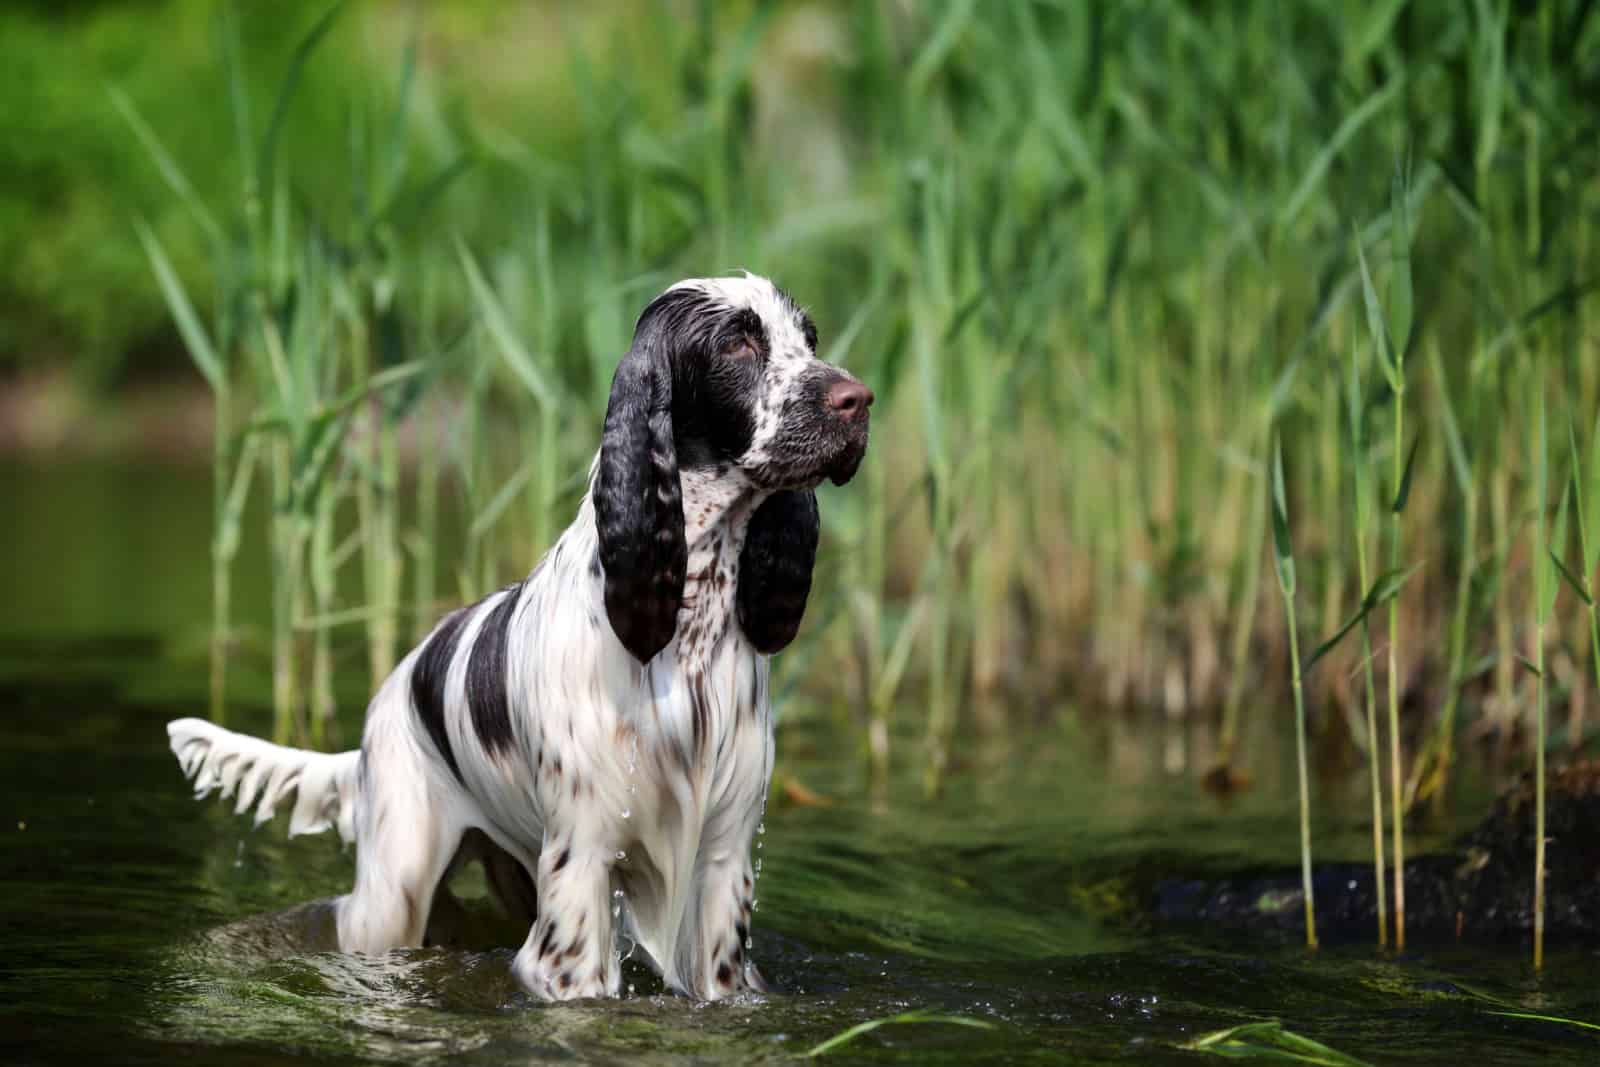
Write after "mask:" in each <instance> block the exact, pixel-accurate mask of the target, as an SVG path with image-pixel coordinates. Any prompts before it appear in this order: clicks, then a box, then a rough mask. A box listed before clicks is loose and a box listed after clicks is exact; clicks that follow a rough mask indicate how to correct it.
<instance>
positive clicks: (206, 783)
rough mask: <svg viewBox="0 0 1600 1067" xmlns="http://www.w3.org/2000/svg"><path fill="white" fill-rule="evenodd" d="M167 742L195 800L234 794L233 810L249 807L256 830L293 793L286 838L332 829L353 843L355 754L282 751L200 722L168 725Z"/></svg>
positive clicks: (357, 758)
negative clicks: (216, 793)
mask: <svg viewBox="0 0 1600 1067" xmlns="http://www.w3.org/2000/svg"><path fill="white" fill-rule="evenodd" d="M167 737H168V738H169V739H170V740H171V744H172V754H173V755H175V756H177V757H178V763H179V765H180V766H181V767H182V768H183V775H184V777H185V778H190V779H193V781H194V795H195V799H196V800H199V799H201V798H203V797H206V796H209V795H210V794H211V793H212V791H214V790H218V789H220V790H221V791H222V797H223V799H224V800H226V799H228V798H229V797H232V796H234V795H235V794H237V795H238V798H239V799H238V801H237V802H236V803H235V805H234V811H235V812H236V813H237V814H241V815H242V814H244V812H245V811H246V810H247V809H248V808H249V807H250V806H251V805H252V804H254V805H255V808H256V825H257V826H260V825H261V824H262V823H264V822H266V821H267V820H268V819H271V818H272V816H273V813H274V809H275V808H276V807H277V806H278V802H279V801H281V800H283V799H284V798H285V797H287V796H288V795H289V794H290V793H298V794H299V795H298V796H297V797H296V798H295V804H294V815H293V817H292V818H291V819H290V820H289V836H290V837H294V836H295V835H297V834H319V833H321V832H322V831H324V830H326V829H327V828H328V827H330V826H337V827H338V828H339V836H340V837H341V838H343V839H344V840H346V841H352V840H354V839H355V809H356V792H357V777H358V774H357V769H358V767H359V766H360V762H361V753H360V752H359V751H354V750H352V751H350V752H336V753H323V752H307V751H305V750H304V749H299V748H285V747H283V746H282V745H274V744H272V743H271V742H268V741H262V740H260V739H259V738H255V737H246V736H245V735H244V734H236V733H234V732H232V731H231V730H224V729H223V728H222V727H220V726H217V725H216V724H215V723H209V722H206V721H205V720H204V719H176V720H174V721H172V722H169V723H167Z"/></svg>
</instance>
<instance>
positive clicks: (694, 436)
mask: <svg viewBox="0 0 1600 1067" xmlns="http://www.w3.org/2000/svg"><path fill="white" fill-rule="evenodd" d="M816 343H817V337H816V329H815V327H814V326H813V325H812V322H811V320H810V318H809V317H808V316H807V315H806V314H805V312H804V311H802V310H801V309H800V308H799V307H797V306H796V305H795V304H794V302H793V301H791V300H790V299H789V298H788V297H787V296H786V295H785V294H784V293H783V292H782V291H781V290H779V289H778V288H777V287H776V286H774V285H773V284H772V283H771V282H769V281H768V280H766V279H765V278H761V277H757V276H754V275H746V276H743V277H723V278H710V279H697V280H691V281H684V282H680V283H678V284H677V285H674V286H672V288H670V289H668V290H667V291H666V292H664V293H662V294H661V295H660V296H658V297H657V298H656V299H655V300H654V301H652V302H651V303H650V305H649V306H648V307H646V308H645V310H644V313H643V314H642V315H641V316H640V317H639V321H638V324H637V326H636V327H635V331H634V337H633V346H632V348H631V349H630V350H629V351H628V353H627V355H626V356H625V357H624V358H623V360H622V362H621V364H620V365H619V366H618V367H617V371H616V375H615V377H614V378H613V380H612V386H611V399H610V404H609V406H608V407H607V409H606V421H605V430H604V435H603V438H602V441H601V446H600V454H599V457H598V458H597V459H596V461H595V464H594V467H593V469H592V473H591V478H590V487H589V493H588V496H587V497H586V498H585V499H584V500H583V502H582V503H581V505H580V506H579V508H578V516H577V519H576V520H575V521H574V522H573V523H572V525H571V526H570V527H568V528H567V530H566V531H565V532H564V533H563V534H562V535H561V537H560V539H559V540H558V541H557V542H556V544H555V546H554V547H553V548H551V549H550V551H549V553H548V554H546V556H545V557H544V559H543V560H541V561H540V562H539V564H538V565H537V566H536V567H535V568H534V570H533V573H532V574H530V575H529V576H528V577H527V578H526V579H525V580H524V581H521V582H518V583H517V584H515V585H513V586H511V587H509V588H507V589H502V590H501V591H499V592H497V593H494V594H492V595H491V596H489V597H487V598H485V599H484V600H482V601H480V602H478V603H477V604H474V605H472V606H471V607H466V608H462V609H460V610H458V611H456V612H455V613H454V614H451V615H449V616H448V617H446V618H445V619H444V621H442V622H441V623H440V624H439V625H438V626H437V627H436V628H435V629H434V631H433V632H432V634H430V635H429V636H428V638H427V639H426V640H425V641H423V643H422V644H421V646H420V647H418V648H417V649H415V650H414V651H412V652H411V653H410V654H409V655H408V656H406V658H405V659H404V660H403V661H402V662H401V663H400V665H399V666H398V667H397V668H396V669H395V671H394V673H393V674H391V675H390V676H389V678H388V679H387V680H386V681H385V682H384V683H383V685H382V687H381V688H380V689H379V690H378V693H377V695H376V696H375V697H374V698H373V700H372V703H371V704H370V705H369V707H368V709H367V721H366V728H365V730H364V733H363V736H362V740H361V748H360V749H359V750H358V751H352V752H342V753H338V754H334V755H327V754H321V753H314V752H305V751H301V750H298V749H290V748H284V747H281V746H278V745H272V744H269V743H267V742H265V741H260V740H257V739H255V738H251V737H245V736H243V735H240V734H235V733H231V732H229V731H227V730H223V729H221V728H219V727H217V726H214V725H212V724H210V723H207V722H204V721H201V720H198V719H181V720H178V721H176V722H173V723H171V724H170V725H169V726H168V727H167V732H168V734H169V735H170V737H171V742H172V749H173V752H174V753H175V754H176V755H177V757H178V759H179V761H180V762H181V764H182V766H183V770H184V773H185V774H186V775H188V776H190V777H192V778H193V779H194V785H195V789H196V792H197V794H198V795H201V796H204V795H205V794H207V793H209V792H210V791H212V790H213V789H220V790H221V791H222V794H223V796H225V797H226V796H231V795H234V794H237V796H238V810H239V811H241V812H242V811H244V810H246V809H247V808H249V807H250V806H251V805H256V819H257V821H258V822H261V821H265V820H266V819H269V818H271V816H272V813H273V809H274V807H275V806H276V805H277V804H278V803H279V802H280V801H282V800H283V799H284V798H286V797H287V796H288V795H289V794H290V793H291V792H298V796H297V797H296V800H295V807H294V815H293V818H292V821H291V825H290V833H291V834H293V833H312V832H316V831H320V830H324V829H326V828H328V827H329V826H337V827H338V830H339V833H340V834H341V835H342V836H343V837H344V838H345V839H346V840H354V841H355V842H356V879H355V887H354V888H353V889H352V890H351V891H350V893H349V894H347V895H346V896H343V897H341V898H339V900H338V902H337V919H338V933H339V946H340V948H341V949H342V950H344V951H350V952H383V951H386V950H388V949H393V948H399V947H405V946H418V945H422V944H424V943H427V942H428V941H429V940H430V929H431V928H432V926H433V925H434V924H435V923H441V922H443V921H445V920H446V919H448V917H449V916H448V915H447V914H446V913H447V912H449V911H450V910H451V909H453V908H455V907H458V905H457V904H456V902H455V901H454V898H453V897H451V896H450V893H449V890H448V888H446V887H445V886H444V885H443V884H442V883H443V882H445V881H446V880H447V879H448V877H449V875H450V874H451V872H452V870H453V868H454V867H455V866H457V865H459V864H461V863H464V862H466V861H468V860H471V859H477V860H481V861H482V862H483V864H484V866H485V869H486V871H487V874H488V881H489V884H490V887H491V889H492V890H493V892H494V893H495V895H496V896H497V897H498V898H499V900H500V902H501V904H502V905H503V906H504V907H505V908H506V909H507V910H508V911H510V912H511V913H512V914H513V915H515V916H518V917H521V918H524V919H526V921H527V922H528V923H529V925H530V927H531V929H530V932H529V934H528V937H527V940H526V941H525V942H524V943H523V945H522V948H521V949H520V950H519V951H518V952H517V954H516V957H515V960H514V962H513V964H512V968H513V971H514V973H515V975H516V977H517V979H518V980H519V981H520V982H521V983H522V984H523V985H524V986H526V987H527V988H528V989H530V990H532V991H533V992H534V993H535V994H536V995H538V996H540V997H543V998H546V999H551V1000H562V999H568V998H575V997H594V996H608V995H613V996H614V995H616V994H617V992H618V990H619V988H620V985H621V962H620V958H619V954H618V950H617V946H618V944H619V939H620V938H622V937H627V938H630V939H631V940H633V941H634V942H636V943H637V944H638V945H639V946H640V947H641V948H643V949H644V950H645V951H646V952H647V953H648V954H649V958H650V960H651V962H652V963H653V964H654V966H655V967H656V968H657V969H658V970H659V971H660V973H661V976H662V978H663V980H664V981H665V982H666V984H667V985H668V986H669V987H670V988H672V989H675V990H678V991H680V992H683V993H686V994H689V995H691V996H695V997H701V998H705V999H716V998H719V997H724V996H728V995H730V994H733V993H737V992H740V991H743V990H762V989H764V988H765V983H764V982H763V980H762V977H761V974H760V972H759V971H758V970H757V969H756V966H755V964H754V962H753V961H752V960H751V959H750V957H749V953H748V951H747V949H748V946H749V943H750V942H749V936H750V935H749V930H750V913H751V908H752V890H753V888H754V878H753V872H752V869H751V862H750V845H751V841H752V839H753V837H754V835H755V832H756V828H757V824H758V823H759V821H760V819H761V813H762V806H763V801H764V798H765V796H766V791H767V788H768V784H769V782H770V779H771V776H772V751H773V737H772V712H771V706H770V702H769V699H768V688H767V679H768V673H767V672H768V664H767V657H768V656H769V655H770V654H771V653H773V652H776V651H778V650H779V649H781V648H783V647H784V646H786V645H787V644H789V642H790V641H791V640H793V638H794V636H795V632H796V630H797V629H798V628H799V625H800V618H801V615H802V614H803V613H804V611H805V605H806V597H807V595H808V593H809V592H810V588H811V570H812V565H813V563H814V561H815V558H816V549H817V536H818V518H817V502H816V497H815V495H814V494H813V492H812V489H813V488H814V487H815V486H816V485H817V484H818V483H819V482H820V481H821V480H822V479H823V478H831V479H832V480H833V481H834V482H835V483H836V484H842V483H844V482H845V481H847V480H849V479H850V477H851V476H852V475H854V473H855V471H856V468H857V466H859V464H860V463H861V460H862V457H863V455H864V454H865V452H866V447H867V426H868V412H867V409H868V407H869V406H870V405H871V403H872V393H871V391H870V390H869V389H867V387H866V386H864V385H862V384H861V383H860V382H859V381H857V380H856V379H855V378H853V377H851V376H850V375H849V374H847V373H845V372H844V371H842V370H840V369H839V368H837V367H834V366H831V365H829V364H827V363H824V362H822V361H821V360H819V359H818V358H817V356H816Z"/></svg>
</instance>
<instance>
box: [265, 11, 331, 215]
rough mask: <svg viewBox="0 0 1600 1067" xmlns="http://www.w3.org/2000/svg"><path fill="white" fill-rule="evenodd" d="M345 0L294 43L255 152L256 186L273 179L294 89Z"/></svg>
mask: <svg viewBox="0 0 1600 1067" xmlns="http://www.w3.org/2000/svg"><path fill="white" fill-rule="evenodd" d="M345 3H346V0H337V2H336V3H335V4H334V5H333V6H332V7H330V8H328V10H327V11H325V12H323V14H322V17H321V18H319V19H318V20H317V21H316V23H315V24H314V25H313V26H312V27H311V29H310V30H309V31H307V33H306V35H305V36H304V37H302V38H301V39H300V43H299V44H297V45H295V49H294V54H293V55H292V56H290V58H289V67H288V69H287V70H286V71H284V75H283V81H282V82H280V83H279V85H278V96H277V99H276V100H274V101H273V103H272V115H271V117H270V118H269V119H268V120H267V129H266V132H264V133H263V134H262V135H261V150H260V152H259V153H258V154H257V156H256V160H257V163H256V167H257V170H256V186H257V188H259V189H269V188H271V187H272V183H273V167H274V165H275V164H276V162H277V155H278V138H279V137H280V136H281V134H282V132H283V123H284V120H285V119H286V118H287V117H288V115H289V105H290V104H291V103H292V102H293V101H294V95H295V91H296V90H297V89H298V88H299V87H300V76H301V74H302V73H304V71H305V66H306V62H307V61H308V60H310V58H311V54H312V53H313V52H315V51H316V50H317V46H318V45H319V44H321V43H322V40H323V38H325V37H326V36H327V35H328V31H329V30H331V29H333V24H334V23H335V22H336V21H337V20H338V18H339V16H340V15H341V14H342V13H343V12H344V9H345Z"/></svg>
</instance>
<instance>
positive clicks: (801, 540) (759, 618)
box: [739, 489, 821, 655]
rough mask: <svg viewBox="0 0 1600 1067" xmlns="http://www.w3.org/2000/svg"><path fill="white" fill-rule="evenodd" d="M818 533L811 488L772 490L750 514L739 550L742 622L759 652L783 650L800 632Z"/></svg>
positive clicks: (809, 588) (814, 501)
mask: <svg viewBox="0 0 1600 1067" xmlns="http://www.w3.org/2000/svg"><path fill="white" fill-rule="evenodd" d="M820 532H821V526H820V523H819V522H818V518H817V494H815V493H813V492H812V491H811V490H809V489H785V490H783V491H782V492H777V493H773V494H772V495H771V496H769V497H768V498H767V499H766V501H765V502H764V503H762V505H761V506H760V507H759V508H757V509H756V513H755V514H754V515H752V516H750V525H749V528H748V529H747V530H746V531H745V535H744V550H743V551H742V552H741V553H740V554H739V625H740V626H742V627H744V635H745V637H747V638H749V640H750V643H751V644H752V645H754V646H755V647H756V650H757V651H758V652H764V653H766V654H768V655H771V654H772V653H774V652H778V651H781V650H782V649H783V648H784V647H785V646H787V645H788V644H789V642H790V641H793V640H794V635H795V633H796V632H798V631H799V629H800V619H801V617H802V616H803V615H805V613H806V597H807V596H808V595H809V594H810V592H811V568H812V567H813V566H814V565H815V564H816V562H817V535H818V534H819V533H820Z"/></svg>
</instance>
